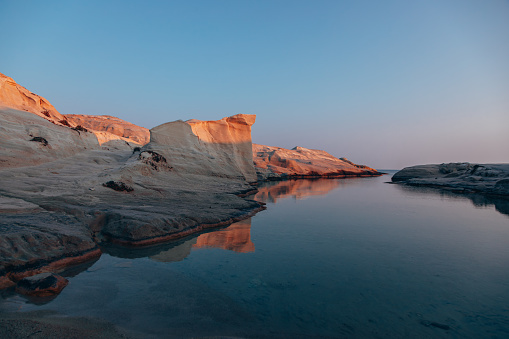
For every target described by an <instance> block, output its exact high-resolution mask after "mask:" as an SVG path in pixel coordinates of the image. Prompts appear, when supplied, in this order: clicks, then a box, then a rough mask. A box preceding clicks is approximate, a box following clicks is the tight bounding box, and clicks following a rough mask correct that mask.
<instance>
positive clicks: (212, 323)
mask: <svg viewBox="0 0 509 339" xmlns="http://www.w3.org/2000/svg"><path fill="white" fill-rule="evenodd" d="M389 180H390V177H389V176H384V177H379V178H360V179H326V180H300V181H287V182H281V183H271V184H269V186H265V187H262V188H261V191H260V193H259V194H258V195H257V199H260V200H263V201H266V202H267V203H268V204H267V206H268V209H267V210H266V211H263V212H261V213H259V214H257V215H256V216H255V217H253V218H252V219H251V220H246V221H244V222H241V223H237V224H234V225H232V226H230V227H228V228H224V229H220V230H217V231H213V232H209V233H205V234H201V235H196V236H194V237H190V238H186V239H184V240H181V241H179V242H176V243H172V244H166V245H163V246H158V247H153V248H148V249H142V250H130V251H128V250H125V249H122V248H114V247H110V248H105V251H106V252H107V253H108V254H103V256H102V257H101V258H100V259H99V260H98V261H97V262H95V263H94V264H93V265H91V266H90V267H88V268H86V267H82V268H81V270H82V272H81V273H79V274H76V275H75V276H72V277H70V278H69V279H70V283H69V285H68V286H67V287H66V288H65V289H64V290H63V292H62V293H61V294H60V295H59V296H58V297H57V298H56V299H54V300H52V301H51V302H47V303H45V304H42V305H36V304H34V303H33V302H30V301H29V300H27V299H25V298H23V297H21V296H17V295H13V294H12V295H10V294H5V293H4V296H3V300H2V301H0V309H1V310H3V311H13V312H14V311H16V312H23V311H32V310H56V311H58V312H60V313H61V314H63V315H70V316H92V317H98V318H101V319H105V320H108V321H111V322H113V323H115V324H117V325H118V326H120V327H122V328H125V329H128V330H131V331H134V332H137V333H143V336H144V337H150V336H153V337H172V336H174V337H200V336H201V337H203V336H239V337H253V338H259V337H282V338H295V337H313V336H315V337H333V338H343V337H344V338H409V337H411V338H429V337H434V338H488V337H492V338H508V337H509V208H508V205H509V204H508V202H507V201H503V200H487V199H484V198H482V197H480V196H470V197H465V196H459V195H450V194H444V193H440V191H437V190H430V189H416V188H405V187H401V186H396V185H391V184H386V183H385V182H386V181H389ZM71 273H72V272H70V273H69V274H71ZM75 273H77V272H75ZM75 273H74V274H75Z"/></svg>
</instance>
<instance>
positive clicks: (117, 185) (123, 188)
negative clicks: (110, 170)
mask: <svg viewBox="0 0 509 339" xmlns="http://www.w3.org/2000/svg"><path fill="white" fill-rule="evenodd" d="M103 186H104V187H108V188H111V189H113V190H115V191H119V192H132V191H134V188H132V187H131V186H129V185H126V184H125V183H123V182H122V181H113V180H110V181H108V182H105V183H104V184H103Z"/></svg>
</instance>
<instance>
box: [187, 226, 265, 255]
mask: <svg viewBox="0 0 509 339" xmlns="http://www.w3.org/2000/svg"><path fill="white" fill-rule="evenodd" d="M204 247H216V248H222V249H224V250H230V251H234V252H240V253H247V252H254V250H255V246H254V244H253V242H252V241H251V218H249V219H246V220H242V221H239V222H236V223H234V224H231V225H230V226H228V227H227V228H225V229H222V230H219V231H215V232H209V233H205V234H201V235H200V236H199V237H198V239H196V243H195V244H194V245H193V248H204Z"/></svg>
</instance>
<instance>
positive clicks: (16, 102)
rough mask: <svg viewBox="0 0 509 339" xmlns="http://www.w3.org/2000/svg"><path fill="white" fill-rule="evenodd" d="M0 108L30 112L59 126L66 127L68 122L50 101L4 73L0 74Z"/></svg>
mask: <svg viewBox="0 0 509 339" xmlns="http://www.w3.org/2000/svg"><path fill="white" fill-rule="evenodd" d="M0 106H3V107H8V108H13V109H16V110H20V111H26V112H30V113H33V114H36V115H38V116H40V117H41V118H44V119H47V120H49V121H51V122H53V123H55V124H59V125H62V124H64V125H65V122H66V120H67V119H66V118H65V117H64V116H63V115H62V114H60V113H58V111H57V110H56V109H55V107H53V105H52V104H50V103H49V101H48V100H46V99H44V98H43V97H41V96H39V95H37V94H35V93H32V92H30V91H29V90H27V89H26V88H25V87H23V86H21V85H18V84H17V83H16V82H15V81H14V80H13V79H12V78H10V77H8V76H6V75H4V74H2V73H0ZM61 121H62V122H64V123H61Z"/></svg>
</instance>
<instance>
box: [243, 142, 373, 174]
mask: <svg viewBox="0 0 509 339" xmlns="http://www.w3.org/2000/svg"><path fill="white" fill-rule="evenodd" d="M253 161H254V164H255V167H256V171H257V172H258V178H259V179H261V180H264V179H284V178H290V177H300V178H306V177H342V176H373V175H381V173H379V172H378V171H376V170H375V169H373V168H369V167H367V166H364V165H357V164H354V163H353V162H351V161H349V160H348V159H346V158H341V159H338V158H336V157H334V156H332V155H330V154H329V153H327V152H325V151H320V150H312V149H308V148H304V147H294V148H293V149H291V150H289V149H286V148H282V147H273V146H264V145H257V144H253Z"/></svg>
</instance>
